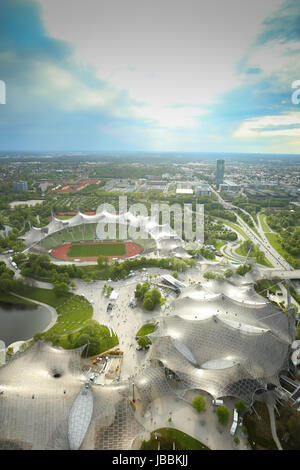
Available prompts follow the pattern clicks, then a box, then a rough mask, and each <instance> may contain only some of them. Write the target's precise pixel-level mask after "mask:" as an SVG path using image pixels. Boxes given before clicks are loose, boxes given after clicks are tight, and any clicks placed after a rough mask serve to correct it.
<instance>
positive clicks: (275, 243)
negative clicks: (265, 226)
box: [265, 233, 288, 258]
mask: <svg viewBox="0 0 300 470" xmlns="http://www.w3.org/2000/svg"><path fill="white" fill-rule="evenodd" d="M265 235H266V237H267V239H268V242H269V243H270V245H272V247H273V248H274V249H275V250H276V251H278V253H279V254H280V255H281V256H283V258H286V256H288V253H287V252H286V251H285V250H284V249H283V248H282V246H281V243H280V241H279V240H278V235H277V233H266V234H265Z"/></svg>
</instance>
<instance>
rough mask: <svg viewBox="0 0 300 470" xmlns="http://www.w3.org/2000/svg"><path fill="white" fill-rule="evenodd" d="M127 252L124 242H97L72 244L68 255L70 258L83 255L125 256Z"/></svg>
mask: <svg viewBox="0 0 300 470" xmlns="http://www.w3.org/2000/svg"><path fill="white" fill-rule="evenodd" d="M125 254H126V247H125V244H124V243H95V244H82V245H75V244H74V245H71V246H70V248H69V250H68V253H67V256H68V257H70V258H74V257H78V258H80V257H82V256H84V257H85V256H88V257H90V256H100V255H103V256H123V255H125Z"/></svg>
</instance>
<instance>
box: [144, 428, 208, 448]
mask: <svg viewBox="0 0 300 470" xmlns="http://www.w3.org/2000/svg"><path fill="white" fill-rule="evenodd" d="M154 433H155V434H157V435H159V438H158V439H159V441H160V450H172V449H173V442H174V443H175V448H176V450H210V449H209V448H208V447H207V446H205V445H204V444H202V442H200V441H197V439H194V438H193V437H191V436H189V435H188V434H185V433H184V432H182V431H179V430H178V429H173V428H160V429H156V431H153V432H152V433H151V437H150V440H149V441H143V442H142V445H141V450H157V447H158V442H157V441H158V439H155V434H154Z"/></svg>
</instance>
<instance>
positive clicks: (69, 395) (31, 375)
mask: <svg viewBox="0 0 300 470" xmlns="http://www.w3.org/2000/svg"><path fill="white" fill-rule="evenodd" d="M81 352H82V348H79V349H76V350H71V351H65V350H62V349H58V348H53V347H51V346H50V345H49V344H47V343H42V342H37V343H35V344H34V346H33V347H32V348H31V349H29V350H27V351H25V352H23V353H20V354H17V355H16V356H15V357H14V358H12V359H11V360H10V361H9V362H8V363H7V364H6V365H4V366H3V367H1V369H0V389H1V391H3V395H1V397H0V436H1V437H0V447H5V446H6V444H5V443H10V445H11V443H14V442H20V443H22V447H23V448H31V447H34V448H35V449H45V446H47V442H48V441H49V440H50V439H51V436H52V435H53V434H55V432H56V430H57V429H59V428H61V427H62V426H64V423H65V422H68V419H67V417H68V414H69V410H70V408H71V406H72V403H73V401H74V399H75V397H76V395H77V394H78V393H79V391H80V388H81V387H82V383H81V381H80V379H81V373H80V355H81ZM64 390H66V393H64ZM61 445H62V448H64V445H65V444H64V443H63V442H62V443H61Z"/></svg>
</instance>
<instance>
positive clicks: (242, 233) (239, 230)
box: [222, 219, 249, 240]
mask: <svg viewBox="0 0 300 470" xmlns="http://www.w3.org/2000/svg"><path fill="white" fill-rule="evenodd" d="M222 222H223V224H225V225H229V227H231V228H233V229H234V230H236V231H237V232H239V233H240V234H241V235H242V237H243V238H245V240H249V237H248V236H247V235H246V234H245V232H244V230H243V229H242V228H241V227H240V226H239V225H237V224H233V223H231V222H226V221H225V220H223V219H222Z"/></svg>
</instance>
